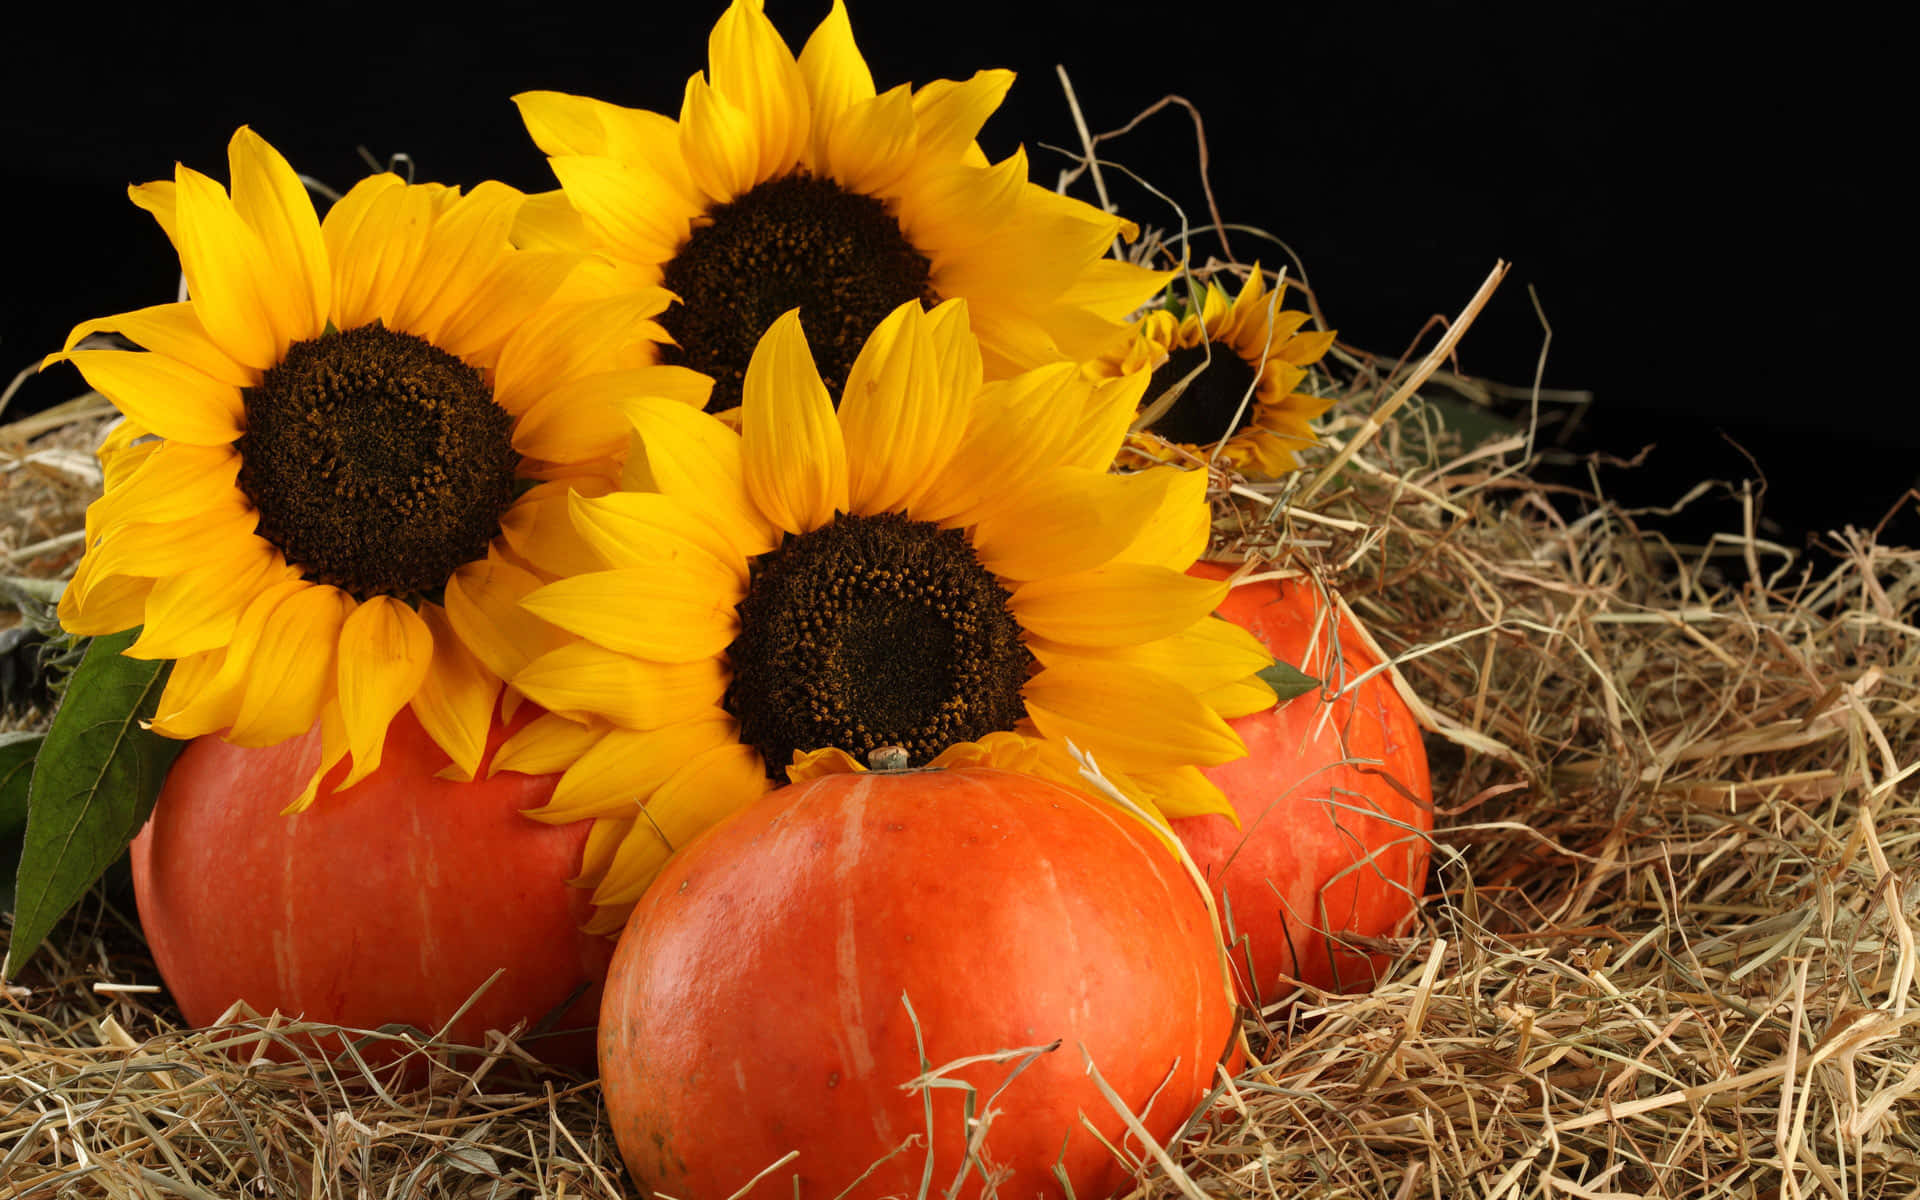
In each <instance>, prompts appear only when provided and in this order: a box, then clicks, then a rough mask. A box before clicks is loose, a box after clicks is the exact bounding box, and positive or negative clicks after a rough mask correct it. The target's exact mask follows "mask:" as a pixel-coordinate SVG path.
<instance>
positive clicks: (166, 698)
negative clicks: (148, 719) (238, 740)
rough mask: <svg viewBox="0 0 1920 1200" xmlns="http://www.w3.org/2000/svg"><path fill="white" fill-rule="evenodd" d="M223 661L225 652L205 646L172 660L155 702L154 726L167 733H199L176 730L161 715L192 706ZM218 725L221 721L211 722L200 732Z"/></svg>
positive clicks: (225, 657)
mask: <svg viewBox="0 0 1920 1200" xmlns="http://www.w3.org/2000/svg"><path fill="white" fill-rule="evenodd" d="M226 661H227V652H226V651H225V650H224V649H221V650H208V651H206V652H205V653H203V654H189V655H187V656H186V657H185V658H182V659H179V660H177V661H176V662H175V663H174V664H173V669H172V670H171V671H169V672H168V673H167V684H166V686H165V687H164V688H162V689H161V690H160V702H159V704H157V705H155V706H154V712H155V714H156V716H155V719H154V721H153V728H154V729H155V730H156V731H158V732H161V733H164V734H166V735H167V736H168V737H176V738H187V737H196V736H198V733H182V732H176V731H175V730H174V729H173V728H169V727H167V726H164V725H163V724H162V719H163V718H164V717H165V716H166V715H167V714H170V713H178V712H181V711H183V710H186V709H190V708H192V707H193V705H194V704H195V702H196V701H197V700H198V699H199V698H200V696H201V693H202V692H204V691H206V690H207V688H208V687H209V686H210V685H211V684H212V683H213V682H214V680H216V679H218V678H219V676H220V671H221V669H222V668H223V667H225V666H226ZM219 728H221V726H220V725H212V726H209V727H208V728H207V729H205V730H200V731H199V732H200V733H205V732H211V731H212V730H214V729H219Z"/></svg>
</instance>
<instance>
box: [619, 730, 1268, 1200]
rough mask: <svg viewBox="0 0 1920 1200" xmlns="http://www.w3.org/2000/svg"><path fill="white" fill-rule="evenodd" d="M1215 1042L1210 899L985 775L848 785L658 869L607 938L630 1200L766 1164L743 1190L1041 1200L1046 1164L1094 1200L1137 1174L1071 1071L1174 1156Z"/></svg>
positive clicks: (1110, 1115) (996, 773)
mask: <svg viewBox="0 0 1920 1200" xmlns="http://www.w3.org/2000/svg"><path fill="white" fill-rule="evenodd" d="M909 1003H911V1011H910V1010H909V1007H908V1005H909ZM1232 1029H1233V1004H1232V998H1231V996H1230V994H1229V989H1228V987H1227V985H1226V982H1225V980H1224V979H1223V977H1222V973H1221V965H1220V961H1219V954H1218V946H1217V943H1216V941H1215V937H1214V932H1213V929H1212V928H1211V925H1210V920H1209V917H1208V915H1207V911H1206V908H1205V904H1204V901H1203V899H1202V897H1201V894H1200V891H1199V889H1198V888H1197V887H1195V886H1194V884H1193V882H1192V881H1191V878H1190V877H1189V876H1187V875H1185V874H1184V872H1183V871H1182V869H1181V867H1180V865H1179V863H1178V862H1177V860H1176V859H1175V857H1174V855H1173V854H1172V852H1171V851H1170V850H1169V848H1168V847H1167V846H1166V845H1165V844H1163V843H1161V842H1160V841H1158V840H1157V839H1156V837H1155V835H1154V834H1153V833H1151V832H1150V831H1149V830H1148V829H1147V828H1146V827H1145V826H1144V825H1142V824H1140V823H1139V822H1137V821H1136V820H1135V819H1133V818H1131V817H1129V816H1127V815H1125V814H1123V813H1122V812H1120V811H1119V810H1117V809H1115V808H1112V807H1110V806H1108V805H1107V804H1104V803H1102V802H1099V801H1096V800H1093V799H1091V798H1089V797H1087V796H1084V795H1082V794H1081V793H1079V792H1076V791H1071V790H1068V789H1066V788H1064V787H1060V786H1058V785H1055V784H1052V783H1049V782H1046V781H1043V780H1039V779H1034V778H1030V777H1027V776H1023V775H1018V774H1013V773H1010V772H1006V771H1000V770H995V769H989V768H960V769H952V770H925V771H902V772H897V773H869V774H858V775H853V774H843V775H832V776H826V777H823V778H820V779H816V780H813V781H811V782H807V783H800V784H794V785H792V786H789V787H785V788H782V789H780V790H778V791H776V792H772V793H769V794H768V795H767V796H765V797H763V798H762V799H761V800H760V801H758V802H757V803H756V804H754V805H753V806H751V807H749V808H747V809H745V810H743V811H742V812H740V813H739V814H736V815H735V816H733V817H731V818H729V819H727V820H726V821H725V822H723V823H722V824H720V825H718V826H716V827H714V828H713V829H712V830H709V831H708V832H707V833H706V834H704V835H703V836H702V837H700V838H699V839H697V840H696V841H694V842H693V843H692V844H691V845H689V846H688V847H686V848H685V849H683V850H682V851H681V852H680V853H679V854H678V855H677V856H676V857H675V858H673V859H672V860H670V861H669V862H668V864H667V866H666V868H665V870H664V872H663V873H662V874H661V875H660V877H659V878H658V880H657V881H656V882H655V883H654V884H653V886H652V887H651V888H650V889H649V890H648V892H647V893H646V895H645V896H644V897H642V899H641V901H640V905H639V907H638V908H637V909H636V911H635V912H634V914H633V918H632V920H631V921H630V922H629V923H628V925H627V928H626V930H625V932H624V933H623V934H622V935H621V940H620V946H619V950H618V951H617V952H616V955H615V958H614V963H613V968H612V973H611V974H610V976H609V978H608V981H607V992H606V998H605V1001H604V1003H603V1008H602V1015H601V1025H600V1072H601V1079H602V1083H603V1085H604V1088H605V1095H606V1105H607V1114H608V1116H609V1118H610V1119H611V1122H612V1125H613V1130H614V1136H615V1138H616V1139H617V1141H618V1142H619V1145H620V1149H621V1152H622V1154H623V1155H624V1156H625V1158H626V1161H627V1165H628V1167H629V1169H630V1170H631V1171H632V1172H633V1175H634V1178H635V1179H636V1180H637V1181H639V1182H640V1183H641V1185H642V1186H643V1187H645V1188H647V1189H651V1190H652V1191H654V1192H657V1193H659V1194H663V1195H671V1196H675V1197H679V1198H680V1200H726V1198H727V1197H729V1196H731V1195H732V1194H733V1193H734V1192H736V1191H737V1190H739V1189H740V1188H742V1187H744V1186H745V1185H746V1184H747V1182H748V1181H749V1180H750V1179H752V1178H753V1177H754V1176H755V1174H756V1173H757V1172H759V1171H761V1170H762V1169H763V1168H767V1167H771V1166H774V1165H775V1164H776V1163H779V1164H780V1165H779V1166H778V1169H777V1170H775V1171H774V1172H773V1173H772V1174H771V1175H769V1176H768V1178H766V1179H764V1180H762V1181H761V1182H760V1184H759V1185H758V1186H759V1187H760V1188H763V1189H765V1190H766V1192H767V1194H769V1195H777V1196H795V1197H798V1198H800V1200H831V1198H832V1197H836V1196H840V1195H842V1194H845V1195H848V1196H850V1197H878V1196H889V1195H893V1196H898V1195H908V1196H911V1195H915V1194H918V1193H919V1191H920V1189H921V1181H922V1179H923V1177H924V1178H929V1179H931V1181H932V1184H931V1186H932V1189H933V1193H932V1194H935V1195H946V1194H948V1189H949V1188H952V1187H954V1186H955V1185H956V1184H959V1188H958V1191H957V1193H955V1194H957V1195H959V1196H963V1197H971V1196H978V1195H980V1193H981V1178H982V1174H981V1172H982V1170H983V1169H984V1170H985V1171H987V1172H991V1173H993V1175H994V1177H995V1178H996V1179H997V1187H998V1194H999V1195H1001V1196H1021V1197H1029V1196H1035V1195H1042V1196H1057V1195H1061V1194H1062V1192H1061V1187H1060V1183H1059V1181H1058V1180H1057V1179H1056V1177H1055V1174H1054V1171H1055V1167H1056V1164H1057V1165H1058V1167H1059V1169H1060V1170H1061V1171H1062V1172H1063V1173H1064V1175H1065V1177H1066V1178H1067V1179H1068V1180H1070V1181H1071V1184H1072V1187H1073V1194H1074V1195H1076V1196H1079V1197H1082V1198H1083V1200H1092V1198H1094V1197H1099V1196H1105V1195H1108V1194H1110V1193H1112V1192H1113V1191H1115V1190H1116V1189H1118V1188H1120V1187H1121V1186H1122V1185H1123V1184H1124V1183H1125V1182H1126V1181H1127V1180H1128V1178H1129V1177H1130V1172H1129V1170H1128V1169H1127V1168H1126V1167H1125V1166H1123V1165H1122V1164H1120V1163H1118V1162H1116V1161H1115V1160H1114V1159H1113V1157H1112V1155H1111V1154H1110V1153H1109V1152H1108V1151H1107V1150H1106V1149H1105V1148H1104V1147H1103V1146H1101V1144H1100V1142H1099V1140H1098V1139H1097V1138H1096V1137H1095V1136H1094V1135H1093V1134H1092V1133H1091V1132H1089V1131H1088V1129H1087V1128H1085V1127H1083V1126H1082V1124H1081V1118H1082V1115H1083V1114H1084V1116H1085V1118H1086V1119H1087V1121H1089V1122H1090V1123H1091V1124H1092V1126H1093V1128H1095V1129H1097V1130H1099V1132H1100V1136H1101V1137H1104V1138H1105V1139H1107V1140H1108V1141H1110V1142H1112V1143H1113V1144H1114V1145H1116V1146H1126V1147H1129V1148H1131V1150H1132V1152H1133V1153H1134V1154H1135V1155H1141V1154H1142V1150H1141V1146H1140V1142H1139V1140H1138V1139H1137V1138H1135V1137H1132V1136H1129V1134H1128V1132H1127V1129H1126V1125H1125V1123H1124V1122H1123V1120H1122V1119H1121V1117H1120V1116H1119V1115H1118V1114H1117V1113H1116V1111H1115V1109H1114V1108H1113V1106H1112V1104H1110V1103H1109V1102H1108V1100H1107V1099H1106V1098H1105V1097H1104V1096H1103V1095H1102V1094H1101V1091H1100V1089H1099V1087H1098V1085H1096V1083H1095V1082H1094V1080H1093V1078H1092V1076H1091V1075H1090V1074H1089V1073H1088V1071H1087V1070H1086V1068H1085V1061H1086V1059H1085V1058H1083V1051H1084V1054H1085V1055H1087V1056H1090V1057H1091V1059H1092V1061H1093V1063H1094V1064H1095V1065H1096V1066H1097V1068H1098V1071H1099V1074H1100V1076H1101V1078H1103V1079H1104V1080H1105V1081H1106V1083H1107V1084H1108V1085H1109V1086H1110V1087H1112V1088H1113V1090H1114V1091H1115V1093H1117V1095H1118V1096H1119V1097H1120V1098H1121V1099H1122V1101H1123V1102H1124V1103H1125V1104H1126V1105H1127V1106H1128V1107H1129V1108H1131V1109H1132V1110H1133V1111H1134V1112H1135V1113H1138V1114H1140V1115H1141V1119H1142V1120H1143V1121H1144V1122H1145V1125H1146V1128H1147V1129H1148V1130H1149V1131H1151V1133H1152V1135H1153V1136H1154V1137H1155V1138H1156V1139H1165V1138H1167V1137H1169V1136H1171V1135H1172V1134H1173V1133H1174V1132H1175V1131H1176V1130H1177V1129H1178V1128H1179V1127H1180V1125H1181V1124H1182V1123H1183V1122H1184V1121H1185V1120H1186V1119H1187V1118H1188V1116H1189V1115H1190V1114H1191V1113H1192V1111H1193V1109H1194V1107H1195V1106H1196V1105H1197V1104H1198V1103H1199V1102H1200V1100H1201V1099H1202V1098H1203V1097H1204V1096H1205V1095H1206V1094H1207V1092H1208V1089H1209V1087H1210V1085H1211V1081H1212V1079H1213V1076H1214V1067H1215V1064H1216V1063H1217V1062H1218V1061H1219V1059H1220V1057H1221V1054H1222V1052H1223V1051H1224V1050H1225V1049H1226V1048H1227V1040H1228V1036H1229V1034H1230V1033H1231V1032H1232ZM1031 1047H1043V1048H1044V1049H1039V1050H1035V1051H1033V1052H1031V1053H1026V1054H1014V1055H1013V1056H1011V1057H1004V1056H1002V1057H980V1056H997V1055H1001V1052H1017V1051H1022V1050H1025V1049H1026V1048H1031ZM929 1071H932V1072H933V1073H935V1074H936V1075H937V1076H938V1080H937V1081H936V1082H934V1083H933V1084H932V1085H931V1086H927V1085H926V1084H925V1083H924V1082H923V1083H921V1084H919V1085H916V1082H915V1081H916V1080H919V1079H921V1078H922V1076H923V1074H924V1073H926V1072H929ZM958 1085H965V1086H964V1087H962V1086H958ZM989 1113H991V1114H992V1119H991V1121H990V1122H989V1123H987V1124H986V1125H985V1126H984V1127H981V1126H977V1125H975V1124H973V1123H971V1122H970V1121H969V1115H970V1114H971V1115H972V1116H975V1117H980V1116H985V1115H987V1114H989ZM975 1133H978V1134H984V1138H983V1140H982V1141H981V1144H980V1145H978V1146H976V1147H974V1149H973V1151H972V1153H971V1156H970V1155H969V1151H968V1139H969V1136H970V1135H973V1134H975ZM789 1152H797V1157H794V1158H793V1159H791V1160H790V1161H787V1162H784V1163H781V1160H782V1158H783V1157H784V1156H785V1155H787V1154H788V1153H789ZM869 1171H870V1173H867V1174H864V1176H863V1173H865V1172H869ZM962 1181H964V1182H962ZM849 1188H851V1189H852V1190H851V1191H850V1192H849V1191H846V1190H845V1189H849Z"/></svg>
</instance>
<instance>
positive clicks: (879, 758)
mask: <svg viewBox="0 0 1920 1200" xmlns="http://www.w3.org/2000/svg"><path fill="white" fill-rule="evenodd" d="M911 761H912V759H911V757H910V756H909V755H908V754H907V748H906V747H905V746H875V747H874V748H873V749H871V750H869V751H867V768H868V769H869V770H872V771H904V770H906V769H907V764H908V763H909V762H911Z"/></svg>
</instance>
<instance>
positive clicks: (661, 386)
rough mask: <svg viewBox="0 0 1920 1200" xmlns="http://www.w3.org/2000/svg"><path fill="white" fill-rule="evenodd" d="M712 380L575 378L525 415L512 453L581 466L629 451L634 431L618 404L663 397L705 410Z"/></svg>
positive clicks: (665, 372)
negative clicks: (581, 462)
mask: <svg viewBox="0 0 1920 1200" xmlns="http://www.w3.org/2000/svg"><path fill="white" fill-rule="evenodd" d="M712 392H713V380H711V379H709V378H708V377H707V376H705V375H702V374H700V373H699V372H698V371H692V370H688V369H687V368H686V367H672V366H658V367H631V368H628V369H627V370H624V371H606V372H602V373H600V374H597V375H589V376H587V377H586V378H584V379H576V380H574V381H572V382H571V383H567V384H563V385H561V386H560V387H558V388H556V389H554V390H553V391H551V392H548V393H547V394H546V395H544V396H541V397H540V398H539V399H538V400H535V401H534V402H533V403H532V404H531V405H529V406H528V408H527V410H526V411H525V412H524V413H522V414H521V416H520V420H519V421H518V422H516V423H515V425H514V429H513V448H514V449H515V450H518V451H519V452H520V453H521V454H524V455H526V456H527V457H529V458H542V459H546V460H548V461H550V462H569V461H576V462H577V461H579V460H581V459H586V458H598V457H601V456H603V455H607V454H617V453H620V452H621V451H624V450H625V449H626V446H627V440H628V438H629V437H630V436H631V434H632V428H633V427H632V426H631V425H629V424H628V423H627V418H626V416H625V415H624V414H623V413H622V412H621V411H620V408H619V405H618V403H617V402H618V401H620V400H624V399H626V398H627V397H629V396H660V397H663V398H666V399H670V400H677V401H679V402H680V403H682V404H685V405H687V406H688V407H689V408H693V409H696V410H697V409H700V408H703V407H705V406H706V402H707V397H708V396H709V395H711V394H712Z"/></svg>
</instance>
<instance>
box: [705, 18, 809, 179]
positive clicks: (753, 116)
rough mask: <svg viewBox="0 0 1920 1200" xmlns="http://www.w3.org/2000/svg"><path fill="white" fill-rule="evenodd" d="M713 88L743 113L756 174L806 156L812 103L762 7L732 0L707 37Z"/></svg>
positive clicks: (774, 171)
mask: <svg viewBox="0 0 1920 1200" xmlns="http://www.w3.org/2000/svg"><path fill="white" fill-rule="evenodd" d="M707 57H708V59H709V61H710V66H709V71H708V73H709V75H711V77H712V80H713V90H714V91H715V92H717V93H719V94H720V95H722V96H724V97H726V98H727V100H728V101H729V102H730V103H731V104H733V106H734V107H736V108H738V109H739V110H740V111H741V112H743V113H745V114H746V117H747V120H748V121H750V122H751V123H752V127H753V144H754V146H755V148H756V149H757V151H758V157H757V160H756V161H755V163H754V165H753V176H754V178H755V179H772V178H775V177H777V176H780V175H784V174H786V173H787V171H788V170H790V169H791V168H792V167H794V166H795V165H796V164H798V163H800V162H801V161H802V160H803V159H804V158H805V157H806V155H807V152H808V140H809V136H808V135H809V133H810V131H811V128H812V118H811V110H812V104H811V102H810V101H809V100H808V98H807V84H806V80H805V79H804V78H803V77H802V76H801V74H800V67H799V64H797V63H796V62H794V58H793V51H791V50H789V49H788V48H787V43H786V42H785V41H783V40H782V39H781V37H780V34H779V31H777V30H776V29H774V27H773V22H771V21H769V20H767V16H766V13H764V12H763V11H761V0H734V2H733V3H732V4H730V5H728V6H727V10H726V12H724V13H722V14H721V15H720V19H719V20H718V21H716V22H714V26H713V32H712V33H711V34H709V35H708V37H707Z"/></svg>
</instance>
